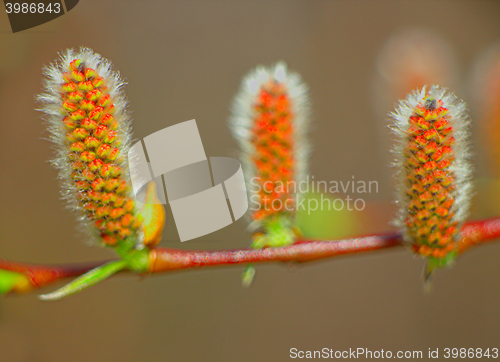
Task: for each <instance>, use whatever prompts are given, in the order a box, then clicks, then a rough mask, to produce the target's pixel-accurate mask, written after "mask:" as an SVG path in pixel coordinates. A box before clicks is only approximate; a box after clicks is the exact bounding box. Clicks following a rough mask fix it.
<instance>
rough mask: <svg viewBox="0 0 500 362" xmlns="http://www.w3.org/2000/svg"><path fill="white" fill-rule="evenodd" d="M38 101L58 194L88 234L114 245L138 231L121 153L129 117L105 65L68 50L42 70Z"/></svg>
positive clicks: (93, 57) (116, 82) (116, 77)
mask: <svg viewBox="0 0 500 362" xmlns="http://www.w3.org/2000/svg"><path fill="white" fill-rule="evenodd" d="M45 75H46V79H45V82H44V91H45V93H43V94H41V95H39V97H38V100H39V101H40V103H41V104H42V109H41V111H43V112H44V113H45V114H46V119H47V121H48V126H49V131H50V133H51V138H52V140H53V142H54V143H55V145H56V148H57V158H56V159H55V160H54V161H53V163H54V165H55V166H56V167H57V168H58V169H59V171H60V177H61V179H62V180H63V193H64V197H65V198H66V199H67V200H68V201H69V202H70V205H71V206H72V208H74V209H76V210H77V212H78V213H79V215H80V219H81V221H82V222H83V223H84V225H85V227H86V229H87V230H88V231H91V234H93V235H94V236H97V239H98V240H100V241H102V243H104V244H105V245H110V246H113V245H117V244H119V243H120V242H121V241H123V240H125V239H126V238H129V237H135V236H137V235H138V234H139V228H140V226H141V220H140V217H138V215H137V210H136V207H135V202H134V200H133V199H132V195H131V189H130V181H129V179H128V175H129V174H128V169H127V162H126V155H127V152H128V149H129V146H130V127H131V120H130V117H129V116H128V114H127V110H126V106H127V102H126V99H125V97H124V95H123V93H122V91H121V87H122V86H123V84H124V81H123V80H122V79H121V78H120V77H119V75H118V74H117V73H115V72H113V71H112V69H111V63H110V62H108V61H107V60H105V59H103V58H101V56H100V55H98V54H95V53H94V52H93V51H91V50H89V49H82V50H81V51H79V52H75V51H73V50H69V51H67V52H66V53H64V54H63V55H62V56H61V58H60V59H59V61H58V62H56V63H54V64H52V65H51V66H49V67H48V68H46V69H45Z"/></svg>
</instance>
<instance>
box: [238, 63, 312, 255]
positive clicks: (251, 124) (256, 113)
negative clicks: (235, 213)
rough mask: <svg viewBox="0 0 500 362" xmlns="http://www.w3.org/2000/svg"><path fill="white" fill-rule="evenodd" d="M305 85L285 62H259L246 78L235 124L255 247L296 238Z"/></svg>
mask: <svg viewBox="0 0 500 362" xmlns="http://www.w3.org/2000/svg"><path fill="white" fill-rule="evenodd" d="M308 104H309V103H308V97H307V87H306V86H305V85H304V84H303V83H302V82H301V80H300V77H299V76H298V75H297V74H294V73H289V72H288V70H287V67H286V65H285V64H283V63H278V64H277V65H275V66H274V67H272V68H264V67H258V68H257V69H256V70H255V71H253V72H251V73H250V74H249V75H248V76H247V77H246V78H245V79H244V80H243V83H242V86H241V89H240V91H239V93H238V95H237V96H236V99H235V101H234V104H233V109H232V111H233V112H232V118H231V129H232V131H233V135H234V137H235V138H236V140H237V141H238V142H239V144H240V147H241V150H242V152H241V160H242V163H243V168H244V172H245V178H246V181H247V189H248V192H249V205H250V209H251V216H250V217H251V220H252V223H251V228H253V229H254V230H257V231H259V232H258V233H256V234H255V236H254V243H253V246H254V247H264V246H283V245H289V244H291V243H293V241H294V239H295V236H296V231H294V230H293V221H294V216H295V211H296V201H297V199H296V198H297V190H298V187H299V185H300V183H301V182H305V177H306V172H307V171H306V169H307V156H308V145H307V143H306V140H305V135H306V132H307V124H308V117H309V105H308Z"/></svg>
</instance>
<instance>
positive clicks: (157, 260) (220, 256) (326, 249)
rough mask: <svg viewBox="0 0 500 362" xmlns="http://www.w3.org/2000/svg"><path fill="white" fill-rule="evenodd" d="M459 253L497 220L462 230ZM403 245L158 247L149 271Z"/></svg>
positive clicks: (488, 235)
mask: <svg viewBox="0 0 500 362" xmlns="http://www.w3.org/2000/svg"><path fill="white" fill-rule="evenodd" d="M462 236H463V239H462V240H461V241H460V242H459V245H458V251H459V253H462V252H463V251H465V250H466V249H468V248H469V247H471V246H474V245H476V244H480V243H481V244H482V243H486V242H488V241H492V240H494V239H496V238H499V237H500V218H495V219H491V220H484V221H477V222H471V223H468V224H466V225H465V226H464V228H463V229H462ZM401 245H403V241H402V239H401V235H400V234H382V235H369V236H364V237H359V238H354V239H344V240H329V241H315V240H314V241H300V242H297V243H295V244H293V245H291V246H285V247H280V248H266V249H258V250H255V249H243V250H220V251H219V250H218V251H184V250H175V249H163V248H158V249H154V250H151V252H150V272H151V273H158V272H163V271H169V270H176V269H187V268H196V267H203V266H217V265H227V264H241V263H262V262H271V261H282V262H287V261H295V262H305V261H311V260H317V259H323V258H329V257H334V256H339V255H344V254H354V253H363V252H368V251H375V250H381V249H387V248H392V247H395V246H401Z"/></svg>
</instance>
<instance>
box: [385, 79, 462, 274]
mask: <svg viewBox="0 0 500 362" xmlns="http://www.w3.org/2000/svg"><path fill="white" fill-rule="evenodd" d="M392 117H393V119H394V121H395V123H394V127H393V129H394V131H395V133H396V134H397V136H398V138H399V142H398V144H397V146H396V148H395V150H394V152H395V154H396V156H397V162H396V164H397V167H398V183H399V185H398V186H399V191H398V200H397V201H398V204H399V207H400V210H399V215H398V218H397V220H396V224H397V225H398V226H399V227H400V229H401V230H402V232H403V235H404V238H405V241H407V242H408V243H409V244H411V246H412V249H413V250H414V251H415V252H416V253H417V254H419V255H421V256H423V257H426V258H428V260H429V261H430V263H431V265H433V266H444V265H446V264H448V262H449V261H451V260H452V259H453V258H454V257H455V255H456V248H457V243H458V242H459V237H460V228H461V225H462V223H463V221H464V220H465V218H466V216H467V214H468V209H469V202H470V194H471V192H470V188H471V186H470V175H471V166H470V164H469V162H468V151H467V137H468V129H467V128H468V122H469V121H468V116H467V113H466V107H465V104H464V103H463V102H462V101H460V100H458V99H457V98H456V97H455V96H454V95H452V94H450V93H448V92H447V91H446V90H443V89H441V88H439V87H437V86H433V87H431V88H430V90H429V91H428V92H427V90H426V88H425V87H424V88H423V89H422V90H420V91H416V92H414V93H412V94H410V95H409V96H408V97H407V99H406V100H404V101H401V102H400V103H399V105H398V107H397V109H396V112H395V113H393V114H392Z"/></svg>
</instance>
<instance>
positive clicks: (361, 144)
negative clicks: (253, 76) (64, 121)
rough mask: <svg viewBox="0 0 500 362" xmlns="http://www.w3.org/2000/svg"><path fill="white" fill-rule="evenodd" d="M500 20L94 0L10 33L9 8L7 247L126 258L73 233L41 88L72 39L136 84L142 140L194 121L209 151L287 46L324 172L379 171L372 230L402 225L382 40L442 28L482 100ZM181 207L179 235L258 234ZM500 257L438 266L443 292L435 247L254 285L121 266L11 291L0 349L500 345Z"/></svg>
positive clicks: (292, 270) (478, 7)
mask: <svg viewBox="0 0 500 362" xmlns="http://www.w3.org/2000/svg"><path fill="white" fill-rule="evenodd" d="M498 19H500V2H498V1H493V0H492V1H486V0H470V1H413V0H411V1H401V0H393V1H382V0H365V1H361V0H358V1H348V0H338V1H321V2H320V1H318V2H308V1H111V0H107V1H90V0H81V1H80V4H79V5H77V7H76V8H75V9H73V10H72V11H71V12H69V13H68V14H67V15H65V16H63V17H61V18H58V19H56V20H55V21H52V22H50V23H47V24H45V25H42V26H39V27H36V28H33V29H30V30H27V31H24V32H21V33H16V34H12V33H11V31H10V26H9V24H8V21H7V16H6V14H5V12H4V10H3V7H0V54H1V55H0V170H1V171H0V172H1V178H0V231H1V234H0V235H1V243H0V256H1V257H2V258H5V259H12V260H18V261H25V262H37V263H64V262H83V261H89V260H99V259H103V258H110V257H112V256H113V254H112V251H111V250H107V249H100V248H98V247H89V246H87V245H86V244H85V241H84V240H82V238H81V237H79V236H78V234H77V233H76V232H75V226H76V222H75V220H74V215H72V214H71V213H70V212H68V211H67V210H66V209H65V207H64V204H63V203H62V202H61V201H60V200H59V185H58V183H57V181H56V176H57V173H56V171H55V170H54V169H52V168H51V167H50V165H49V164H48V163H47V162H46V161H47V160H48V159H50V158H51V157H52V150H51V145H50V143H49V142H47V141H45V140H44V139H43V138H45V137H47V133H46V132H45V128H44V125H43V123H42V121H41V119H40V114H39V113H38V112H36V111H34V108H35V107H36V104H35V101H34V95H35V94H37V93H38V92H39V91H40V84H41V77H42V74H41V69H42V66H43V65H46V64H48V63H50V62H52V61H53V60H54V59H55V58H56V56H57V52H59V51H62V50H64V49H66V48H68V47H79V46H88V47H91V48H93V49H94V50H95V51H96V52H98V53H101V54H102V55H103V56H104V57H106V58H108V59H111V60H112V61H113V62H114V64H115V66H116V68H117V69H118V70H119V71H120V72H121V74H122V75H123V76H124V77H125V78H126V79H127V80H128V82H129V86H128V87H127V88H126V92H127V95H128V97H129V99H130V103H131V109H132V110H133V115H134V119H135V121H134V135H135V137H136V138H143V137H145V136H147V135H148V134H150V133H152V132H155V131H157V130H160V129H162V128H164V127H167V126H169V125H173V124H175V123H179V122H182V121H186V120H189V119H193V118H195V119H196V120H197V122H198V127H199V130H200V133H201V136H202V139H203V143H204V147H205V150H206V152H207V155H210V156H231V155H234V154H235V151H236V143H235V142H234V141H233V140H232V138H231V135H230V133H229V130H228V128H227V126H226V125H227V120H228V116H229V107H230V104H231V101H232V97H233V95H234V94H235V92H236V91H237V89H238V87H239V82H240V80H241V78H242V77H243V76H244V75H245V74H246V73H247V72H248V71H249V70H250V69H252V68H253V67H255V66H256V65H258V64H266V65H269V64H272V63H274V62H276V61H278V60H285V61H287V62H288V64H289V66H290V68H291V69H293V70H295V71H297V72H299V73H300V74H302V76H303V79H304V81H305V82H306V83H307V84H308V85H309V87H310V90H311V92H310V96H311V100H312V105H313V109H314V113H313V120H314V123H313V125H312V130H311V136H310V138H311V141H312V143H313V147H314V152H313V154H312V159H311V162H310V173H311V175H314V176H315V178H316V179H319V180H344V181H347V180H350V179H351V177H352V176H353V175H354V176H355V178H356V179H357V180H366V181H369V180H376V181H378V183H379V192H378V194H369V195H365V196H364V198H365V200H366V202H367V203H368V206H367V210H366V211H365V212H364V213H363V215H362V216H359V217H358V216H356V215H354V216H353V217H352V219H353V220H354V221H353V225H354V226H353V227H352V230H349V233H357V234H359V233H375V232H383V231H388V230H390V226H389V224H388V223H389V221H390V220H391V218H392V215H393V214H394V207H393V205H392V204H391V200H392V190H393V183H392V178H391V174H392V170H391V169H390V168H389V167H388V164H389V163H390V156H389V152H388V149H389V143H388V137H387V136H386V133H387V132H388V131H387V129H386V121H385V120H384V118H383V117H382V116H381V115H380V114H378V113H377V111H376V107H375V106H374V104H373V103H374V102H373V99H374V95H373V94H372V92H373V89H374V87H373V82H374V79H375V78H376V75H375V72H376V67H375V63H376V59H377V56H378V54H379V51H380V49H381V48H382V47H383V46H384V44H385V43H386V41H387V39H388V38H389V37H390V36H392V35H393V34H395V33H397V32H399V31H401V30H402V29H404V28H406V27H409V26H411V27H415V26H418V27H423V28H428V29H431V30H432V31H434V32H436V33H437V34H439V35H440V36H441V37H443V38H444V39H446V40H447V41H448V42H449V43H450V44H451V46H452V47H453V49H454V52H455V54H456V56H457V67H458V68H457V69H458V74H459V76H460V78H458V81H457V84H456V85H455V86H456V92H457V94H458V96H460V97H463V98H466V99H468V97H470V89H468V88H467V84H468V83H467V82H468V77H469V75H470V69H471V68H472V66H473V63H474V61H475V59H476V58H477V56H478V55H479V54H480V53H481V52H482V51H483V50H484V49H485V48H487V47H488V46H489V45H491V44H494V43H496V42H498V41H500V26H499V20H498ZM393 101H394V100H393ZM390 104H391V103H390ZM471 108H472V110H473V111H474V108H473V105H471ZM389 110H390V107H389V108H388V109H386V112H388V111H389ZM480 129H481V125H480V124H478V123H477V122H475V123H474V124H473V130H474V132H475V133H474V137H473V139H474V145H473V146H474V149H475V153H476V156H475V166H476V169H477V172H476V176H477V178H478V179H486V178H488V177H489V175H490V174H492V172H491V170H490V168H489V167H488V157H487V153H488V149H487V147H486V146H485V145H484V144H483V142H482V138H481V137H480V134H481V132H480ZM490 192H491V190H487V189H486V188H482V187H479V188H478V190H477V198H476V200H477V201H476V203H475V205H474V212H473V215H472V216H471V218H479V217H487V216H492V215H493V214H494V213H495V212H496V213H497V214H500V208H499V209H497V210H495V207H494V206H491V205H488V206H484V207H483V206H482V201H481V200H485V199H486V200H488V199H491V198H492V197H494V196H495V195H490ZM485 204H486V203H485ZM169 216H170V219H169V223H168V225H167V226H168V232H167V234H166V235H165V236H164V242H163V244H164V245H168V246H170V247H178V248H191V249H199V248H237V247H245V246H247V245H248V244H249V236H248V234H247V233H246V231H245V228H246V223H245V221H244V220H240V221H238V222H236V223H235V224H233V225H231V226H229V227H227V228H225V229H223V230H220V231H218V232H216V233H213V234H211V235H207V236H206V237H203V238H201V239H197V240H193V241H188V242H186V243H183V244H182V245H181V243H180V242H179V241H178V237H177V232H176V230H175V226H174V223H173V220H172V218H171V215H169ZM342 232H345V230H342V229H339V234H341V233H342ZM498 260H500V244H491V245H487V246H484V247H481V248H477V249H476V250H472V251H471V252H468V253H467V254H466V255H465V256H464V257H462V258H461V259H460V260H459V262H458V263H457V264H456V265H455V266H454V267H453V269H452V270H444V271H441V272H439V273H438V275H437V276H436V282H435V285H434V290H433V292H432V293H431V294H425V293H424V292H423V288H422V282H421V278H420V277H421V271H422V264H423V263H422V261H421V260H418V259H416V258H413V257H412V256H411V255H409V253H407V252H405V251H404V250H402V249H398V250H396V249H395V250H391V251H386V252H379V253H374V254H373V255H361V256H356V257H346V258H339V259H336V260H327V261H323V262H318V263H314V264H310V265H304V266H300V267H287V266H279V265H265V266H258V267H257V276H256V279H255V281H254V285H253V286H252V287H251V288H250V289H248V290H245V289H243V288H242V287H241V279H240V275H241V272H242V270H243V267H241V266H240V267H230V268H222V269H206V270H199V271H190V272H182V273H175V274H169V275H163V276H156V277H151V278H147V279H145V280H139V278H136V277H117V278H113V279H112V280H109V281H107V282H105V283H102V284H100V285H98V286H96V287H95V288H93V289H91V290H89V291H86V292H85V293H82V294H80V295H77V296H74V297H70V298H67V299H65V300H62V301H60V302H55V303H45V302H41V301H39V300H38V299H37V298H36V295H35V294H31V295H27V296H21V297H7V298H3V299H1V300H0V361H2V362H3V361H41V362H43V361H47V362H48V361H51V362H53V361H75V362H76V361H104V360H106V361H110V362H111V361H285V360H288V359H289V351H290V348H297V349H299V350H314V349H321V348H323V347H328V348H332V349H334V350H345V349H349V348H358V347H361V348H368V349H371V350H381V349H384V350H391V351H394V352H396V351H398V350H403V351H404V350H422V351H425V352H426V351H427V350H428V349H429V348H432V349H435V348H440V350H441V352H443V349H444V348H446V347H451V348H453V347H467V348H469V347H474V348H479V347H481V348H488V347H489V348H492V347H496V348H500V344H499V340H500V338H499V337H500V323H499V322H500V308H498V305H499V299H500V290H499V287H498V286H499V282H500V266H499V265H500V263H499V262H498ZM53 288H54V286H53V287H52V289H53ZM47 290H49V289H47ZM47 290H44V291H47Z"/></svg>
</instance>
